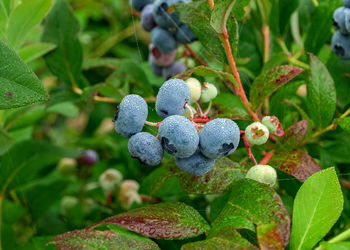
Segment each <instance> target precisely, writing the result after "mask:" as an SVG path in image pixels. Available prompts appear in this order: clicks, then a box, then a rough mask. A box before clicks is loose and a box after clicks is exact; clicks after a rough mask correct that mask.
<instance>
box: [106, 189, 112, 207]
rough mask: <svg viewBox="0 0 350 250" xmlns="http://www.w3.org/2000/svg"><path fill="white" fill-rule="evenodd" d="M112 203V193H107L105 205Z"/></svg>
mask: <svg viewBox="0 0 350 250" xmlns="http://www.w3.org/2000/svg"><path fill="white" fill-rule="evenodd" d="M111 203H112V192H109V193H108V194H107V204H111Z"/></svg>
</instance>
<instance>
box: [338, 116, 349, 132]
mask: <svg viewBox="0 0 350 250" xmlns="http://www.w3.org/2000/svg"><path fill="white" fill-rule="evenodd" d="M338 124H339V126H340V127H341V128H342V129H344V131H345V132H347V133H349V134H350V117H344V118H341V119H339V120H338Z"/></svg>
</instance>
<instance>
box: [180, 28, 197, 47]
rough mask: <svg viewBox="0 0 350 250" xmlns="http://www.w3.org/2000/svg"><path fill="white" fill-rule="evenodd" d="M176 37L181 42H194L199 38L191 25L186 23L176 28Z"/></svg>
mask: <svg viewBox="0 0 350 250" xmlns="http://www.w3.org/2000/svg"><path fill="white" fill-rule="evenodd" d="M175 38H176V41H177V42H179V43H192V42H194V41H195V40H196V39H197V38H196V36H195V35H194V34H193V32H192V30H191V28H190V26H188V25H187V24H185V23H183V24H181V25H180V26H179V28H178V29H177V30H176V33H175Z"/></svg>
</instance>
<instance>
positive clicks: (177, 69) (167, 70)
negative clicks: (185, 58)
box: [162, 61, 187, 80]
mask: <svg viewBox="0 0 350 250" xmlns="http://www.w3.org/2000/svg"><path fill="white" fill-rule="evenodd" d="M186 70H187V67H186V65H185V64H183V63H182V62H180V61H175V62H173V63H172V64H171V65H170V66H168V67H164V68H163V70H162V76H163V78H164V79H165V80H168V79H170V78H172V77H174V76H176V75H178V74H181V73H183V72H185V71H186Z"/></svg>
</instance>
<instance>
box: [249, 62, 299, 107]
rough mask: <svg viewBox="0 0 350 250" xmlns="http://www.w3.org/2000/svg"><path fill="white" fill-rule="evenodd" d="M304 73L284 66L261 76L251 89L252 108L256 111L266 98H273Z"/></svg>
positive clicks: (256, 79) (295, 68)
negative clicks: (284, 86)
mask: <svg viewBox="0 0 350 250" xmlns="http://www.w3.org/2000/svg"><path fill="white" fill-rule="evenodd" d="M301 72H303V69H301V68H298V67H295V66H290V65H282V66H278V67H276V68H273V69H271V70H269V71H267V72H264V73H262V74H260V75H259V76H258V77H257V78H255V80H254V82H253V85H252V87H251V89H250V101H251V103H252V108H253V109H256V108H257V107H258V106H259V105H260V103H262V102H263V101H264V100H265V98H267V97H269V96H271V95H272V94H273V93H274V92H276V91H277V90H278V89H279V88H281V87H282V86H283V85H285V84H286V83H287V82H289V81H290V80H292V79H293V78H295V77H296V76H297V75H299V74H300V73H301Z"/></svg>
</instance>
